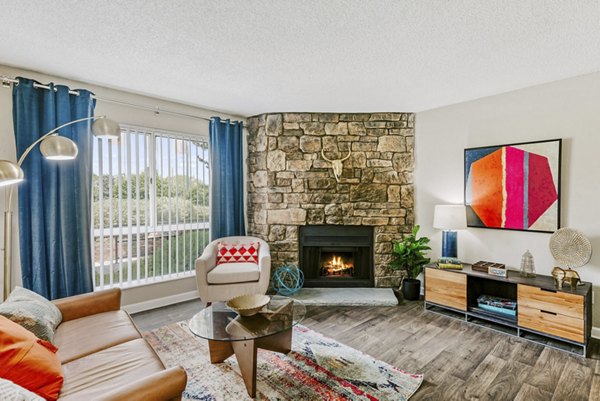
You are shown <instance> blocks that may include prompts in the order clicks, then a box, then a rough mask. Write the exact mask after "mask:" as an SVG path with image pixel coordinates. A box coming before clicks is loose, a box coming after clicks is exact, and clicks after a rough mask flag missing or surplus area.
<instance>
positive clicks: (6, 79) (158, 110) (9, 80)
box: [0, 76, 246, 128]
mask: <svg viewBox="0 0 600 401" xmlns="http://www.w3.org/2000/svg"><path fill="white" fill-rule="evenodd" d="M0 80H1V81H2V86H3V87H5V88H9V87H10V85H11V84H14V85H18V84H19V80H18V79H16V78H10V77H6V76H1V77H0ZM33 87H34V88H37V89H48V90H49V89H50V87H49V86H47V85H42V84H38V83H35V82H34V83H33ZM54 90H56V88H55V89H54ZM69 94H70V95H75V96H79V92H77V91H73V90H69ZM92 98H94V99H96V100H98V101H101V102H106V103H113V104H120V105H122V106H128V107H134V108H136V109H141V110H147V111H152V112H153V113H155V114H161V113H164V114H171V115H174V116H179V117H187V118H194V119H199V120H204V121H210V120H211V119H210V118H207V117H202V116H196V115H193V114H187V113H180V112H178V111H170V110H165V109H161V108H159V107H158V106H156V107H152V106H145V105H142V104H135V103H129V102H124V101H122V100H114V99H107V98H102V97H98V96H96V95H92ZM226 120H229V119H228V118H227V119H226ZM242 125H243V126H244V128H246V127H245V125H244V124H243V122H242Z"/></svg>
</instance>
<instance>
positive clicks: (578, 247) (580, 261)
mask: <svg viewBox="0 0 600 401" xmlns="http://www.w3.org/2000/svg"><path fill="white" fill-rule="evenodd" d="M549 245H550V253H552V257H553V258H554V260H555V261H556V263H558V264H559V267H555V268H554V270H553V271H552V275H553V276H554V277H555V279H556V280H557V287H558V288H562V286H563V285H564V284H568V285H569V286H571V287H572V288H574V287H576V286H577V285H579V284H581V278H580V277H579V273H577V272H576V271H575V270H573V268H577V267H581V266H583V265H585V264H587V263H588V262H589V261H590V259H591V257H592V243H591V242H590V240H589V239H588V238H587V237H586V236H585V235H584V234H583V233H582V232H580V231H577V230H575V229H572V228H567V227H565V228H561V229H560V230H557V231H556V232H555V233H554V234H552V236H551V237H550V244H549ZM561 267H562V269H561ZM564 268H566V269H564ZM557 269H559V270H562V271H563V273H564V274H563V273H560V272H559V271H558V270H557ZM555 271H556V272H557V275H556V276H555V275H554V272H555ZM561 276H562V279H561V283H560V285H559V284H558V277H561Z"/></svg>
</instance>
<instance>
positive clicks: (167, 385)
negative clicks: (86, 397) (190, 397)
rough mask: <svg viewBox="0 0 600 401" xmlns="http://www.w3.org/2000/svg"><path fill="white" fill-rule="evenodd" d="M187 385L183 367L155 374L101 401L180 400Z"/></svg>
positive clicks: (107, 394) (110, 392) (105, 396)
mask: <svg viewBox="0 0 600 401" xmlns="http://www.w3.org/2000/svg"><path fill="white" fill-rule="evenodd" d="M186 384H187V374H186V373H185V370H183V368H181V367H174V368H170V369H167V370H163V371H162V372H157V373H154V374H153V375H150V376H148V377H145V378H143V379H139V380H136V381H134V382H133V383H130V384H128V385H127V386H122V387H119V388H116V389H114V390H112V391H109V392H108V393H106V394H104V395H103V396H102V397H101V398H99V399H98V400H99V401H119V400H127V401H168V400H175V399H177V400H178V399H180V397H181V393H183V390H185V385H186Z"/></svg>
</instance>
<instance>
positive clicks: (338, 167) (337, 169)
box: [321, 149, 352, 182]
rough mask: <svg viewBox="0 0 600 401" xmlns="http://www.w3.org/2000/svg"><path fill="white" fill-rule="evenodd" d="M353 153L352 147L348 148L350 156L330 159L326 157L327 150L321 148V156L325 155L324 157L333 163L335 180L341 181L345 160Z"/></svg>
mask: <svg viewBox="0 0 600 401" xmlns="http://www.w3.org/2000/svg"><path fill="white" fill-rule="evenodd" d="M351 153H352V151H351V150H350V149H348V156H346V157H344V158H343V159H337V160H329V159H328V158H327V157H325V152H323V149H321V156H323V159H325V160H326V161H328V162H329V163H331V168H332V169H333V175H334V176H335V180H336V181H337V182H340V177H341V176H342V169H343V167H344V166H343V164H344V160H346V159H348V158H349V157H350V154H351Z"/></svg>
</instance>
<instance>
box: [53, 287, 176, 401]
mask: <svg viewBox="0 0 600 401" xmlns="http://www.w3.org/2000/svg"><path fill="white" fill-rule="evenodd" d="M53 302H54V304H55V305H56V306H57V307H58V308H59V309H60V311H61V312H62V315H63V321H62V323H61V324H60V325H59V326H58V328H57V330H56V333H55V334H54V343H55V345H56V346H57V347H58V356H59V357H60V360H61V363H62V369H63V375H64V377H65V380H64V385H63V388H62V390H61V393H60V397H59V400H63V401H73V400H77V401H82V400H86V401H91V400H99V401H115V400H127V401H142V400H143V401H170V400H180V399H181V393H182V392H183V390H184V389H185V385H186V383H187V376H186V373H185V371H184V370H183V369H182V368H180V367H176V368H170V369H165V367H164V365H163V364H162V362H161V361H160V359H159V358H158V356H157V355H156V353H155V352H154V350H153V349H152V348H151V347H150V345H148V343H147V342H146V341H145V340H144V339H143V338H142V336H141V334H140V332H139V331H138V329H137V328H136V327H135V324H134V323H133V321H132V320H131V318H130V317H129V314H128V313H127V312H125V311H122V310H120V308H121V291H120V290H119V289H112V290H106V291H99V292H94V293H90V294H84V295H77V296H74V297H69V298H63V299H58V300H55V301H53Z"/></svg>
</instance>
